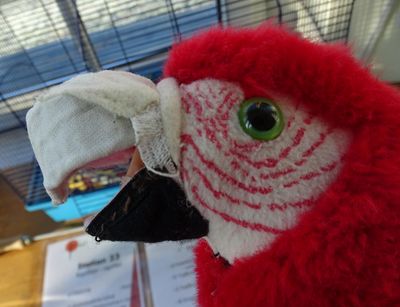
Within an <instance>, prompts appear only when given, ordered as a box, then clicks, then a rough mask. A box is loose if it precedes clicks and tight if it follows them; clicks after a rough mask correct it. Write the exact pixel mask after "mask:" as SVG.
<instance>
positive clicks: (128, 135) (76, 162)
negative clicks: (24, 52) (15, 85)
mask: <svg viewBox="0 0 400 307" xmlns="http://www.w3.org/2000/svg"><path fill="white" fill-rule="evenodd" d="M158 91H160V93H161V99H160V94H159V92H158ZM160 100H161V101H162V103H161V107H160ZM27 126H28V133H29V138H30V140H31V143H32V147H33V150H34V152H35V155H36V158H37V160H38V163H39V165H40V167H41V170H42V172H43V177H44V182H43V184H44V186H45V188H46V190H47V192H48V194H49V195H50V197H51V199H52V201H53V202H54V203H56V204H59V203H62V202H64V201H65V200H66V198H67V196H68V187H67V181H68V177H69V176H71V175H72V173H73V172H74V171H76V170H77V169H79V168H81V167H82V166H84V165H86V164H88V163H91V162H93V161H95V160H97V159H101V158H108V157H109V156H110V155H112V154H113V153H115V152H118V151H120V150H124V149H127V148H130V147H132V146H137V147H138V148H139V151H140V153H141V155H142V159H143V161H144V163H145V165H146V167H147V168H149V169H150V170H152V171H154V172H157V173H159V172H160V171H161V173H160V174H162V175H164V176H175V175H176V174H177V168H176V165H177V162H178V158H179V136H180V95H179V88H178V85H177V83H176V81H175V80H174V79H172V78H169V79H166V80H165V81H164V82H163V81H162V82H160V86H159V89H157V88H156V86H155V85H154V84H153V82H152V81H150V80H149V79H146V78H143V77H140V76H137V75H134V74H131V73H127V72H121V71H101V72H97V73H88V74H82V75H79V76H77V77H75V78H73V79H71V80H69V81H67V82H65V83H64V84H62V85H60V86H57V87H54V88H52V89H51V90H50V91H49V92H48V93H47V94H45V95H43V96H42V97H40V98H39V99H38V100H37V102H36V103H35V105H34V107H33V108H32V109H31V110H30V111H29V112H28V114H27ZM132 126H133V127H132ZM164 127H166V129H164ZM135 135H136V138H135ZM171 155H172V157H171ZM174 161H175V163H174Z"/></svg>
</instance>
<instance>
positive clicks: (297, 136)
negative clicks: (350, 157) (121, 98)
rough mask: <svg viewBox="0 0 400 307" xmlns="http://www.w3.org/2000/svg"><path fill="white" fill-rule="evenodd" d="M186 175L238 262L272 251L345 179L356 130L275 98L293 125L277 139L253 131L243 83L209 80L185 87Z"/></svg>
mask: <svg viewBox="0 0 400 307" xmlns="http://www.w3.org/2000/svg"><path fill="white" fill-rule="evenodd" d="M180 91H181V95H182V108H183V119H182V120H183V122H182V134H181V157H180V176H181V180H182V182H183V186H184V189H185V191H186V193H187V197H188V199H189V200H190V201H191V203H192V204H193V205H194V206H195V207H196V208H197V209H198V210H199V211H200V213H201V214H202V215H203V216H204V217H205V218H206V219H207V220H208V221H209V229H210V230H209V235H208V238H207V239H208V241H209V242H210V245H211V246H212V247H213V249H214V250H215V252H219V253H220V254H221V255H222V256H223V257H224V258H226V259H227V260H228V261H229V262H230V263H233V261H234V260H235V259H236V258H240V257H244V256H249V255H252V254H254V253H256V252H257V251H258V250H261V249H263V248H265V246H268V245H269V244H271V242H272V241H273V240H274V239H275V238H276V237H277V236H279V235H280V234H281V233H282V232H284V231H285V230H287V229H289V228H291V227H293V226H294V225H295V224H296V222H297V221H298V219H299V217H300V215H301V214H302V213H304V212H305V211H307V210H310V208H312V206H313V204H314V202H315V199H317V198H318V196H319V195H320V194H321V193H322V192H323V191H324V190H325V189H327V187H328V186H329V185H330V184H331V183H332V181H333V180H334V179H335V178H336V177H337V175H338V173H339V171H340V168H341V160H342V157H343V156H344V154H345V153H346V150H347V148H348V144H349V141H350V133H349V132H346V131H343V130H341V129H338V128H333V127H329V126H327V125H326V124H324V123H323V122H322V120H320V119H318V118H315V117H311V116H310V115H309V114H308V113H307V111H306V110H305V109H302V108H301V107H300V106H296V105H294V104H292V103H291V102H290V101H287V100H279V99H275V103H276V104H277V105H279V107H280V108H281V110H282V113H283V116H284V122H285V127H284V129H283V131H282V133H281V134H280V136H279V137H278V138H276V139H274V140H272V141H258V140H254V139H253V138H251V137H250V136H249V135H247V134H246V133H245V132H244V131H243V130H242V128H241V126H240V124H239V120H238V110H239V107H240V105H241V103H242V102H243V101H244V95H243V91H242V90H241V88H240V87H239V86H238V85H235V84H232V83H228V82H223V81H219V80H212V79H203V80H199V81H195V82H193V83H191V84H188V85H181V88H180Z"/></svg>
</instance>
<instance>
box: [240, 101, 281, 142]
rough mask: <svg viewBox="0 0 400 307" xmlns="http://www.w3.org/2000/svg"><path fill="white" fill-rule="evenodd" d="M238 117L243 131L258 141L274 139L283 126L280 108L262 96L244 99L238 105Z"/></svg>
mask: <svg viewBox="0 0 400 307" xmlns="http://www.w3.org/2000/svg"><path fill="white" fill-rule="evenodd" d="M238 117H239V123H240V126H241V127H242V129H243V131H244V132H245V133H246V134H248V135H249V136H251V137H252V138H253V139H256V140H260V141H271V140H273V139H276V138H277V137H278V136H279V135H280V134H281V132H282V131H283V128H284V120H283V113H282V111H281V109H280V108H279V107H278V106H277V105H276V104H275V103H274V102H273V101H272V100H269V99H266V98H262V97H255V98H250V99H247V100H245V101H244V102H243V103H242V104H241V105H240V108H239V112H238Z"/></svg>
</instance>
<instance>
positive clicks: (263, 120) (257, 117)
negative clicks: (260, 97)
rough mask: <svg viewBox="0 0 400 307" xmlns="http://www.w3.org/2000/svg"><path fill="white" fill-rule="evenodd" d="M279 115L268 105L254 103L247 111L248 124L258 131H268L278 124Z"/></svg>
mask: <svg viewBox="0 0 400 307" xmlns="http://www.w3.org/2000/svg"><path fill="white" fill-rule="evenodd" d="M277 116H278V115H277V113H276V110H275V108H274V106H272V105H270V104H268V103H254V104H252V105H251V106H250V107H249V108H248V109H247V124H250V125H251V126H252V127H253V128H254V129H256V130H258V131H268V130H270V129H272V128H273V127H274V126H275V124H276V118H277Z"/></svg>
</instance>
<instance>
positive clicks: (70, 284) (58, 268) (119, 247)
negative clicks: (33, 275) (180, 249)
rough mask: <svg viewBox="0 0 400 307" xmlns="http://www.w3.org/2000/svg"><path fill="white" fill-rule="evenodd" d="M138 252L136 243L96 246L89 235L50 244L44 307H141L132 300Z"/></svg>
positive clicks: (46, 268) (46, 267)
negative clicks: (136, 251)
mask: <svg viewBox="0 0 400 307" xmlns="http://www.w3.org/2000/svg"><path fill="white" fill-rule="evenodd" d="M135 248H136V246H135V244H134V243H116V242H106V241H102V242H100V243H97V242H95V241H94V239H93V237H90V236H88V235H82V236H78V237H74V238H71V239H67V240H63V241H59V242H56V243H53V244H50V245H49V246H48V248H47V255H46V265H45V275H44V286H43V307H64V306H65V307H94V306H96V307H103V306H104V307H109V306H117V307H129V306H138V305H137V304H136V303H132V298H131V292H132V291H131V289H132V288H133V287H132V285H134V283H135V282H136V281H133V275H134V266H135V264H134V263H136V261H135V258H136V253H135ZM136 299H137V298H136Z"/></svg>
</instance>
